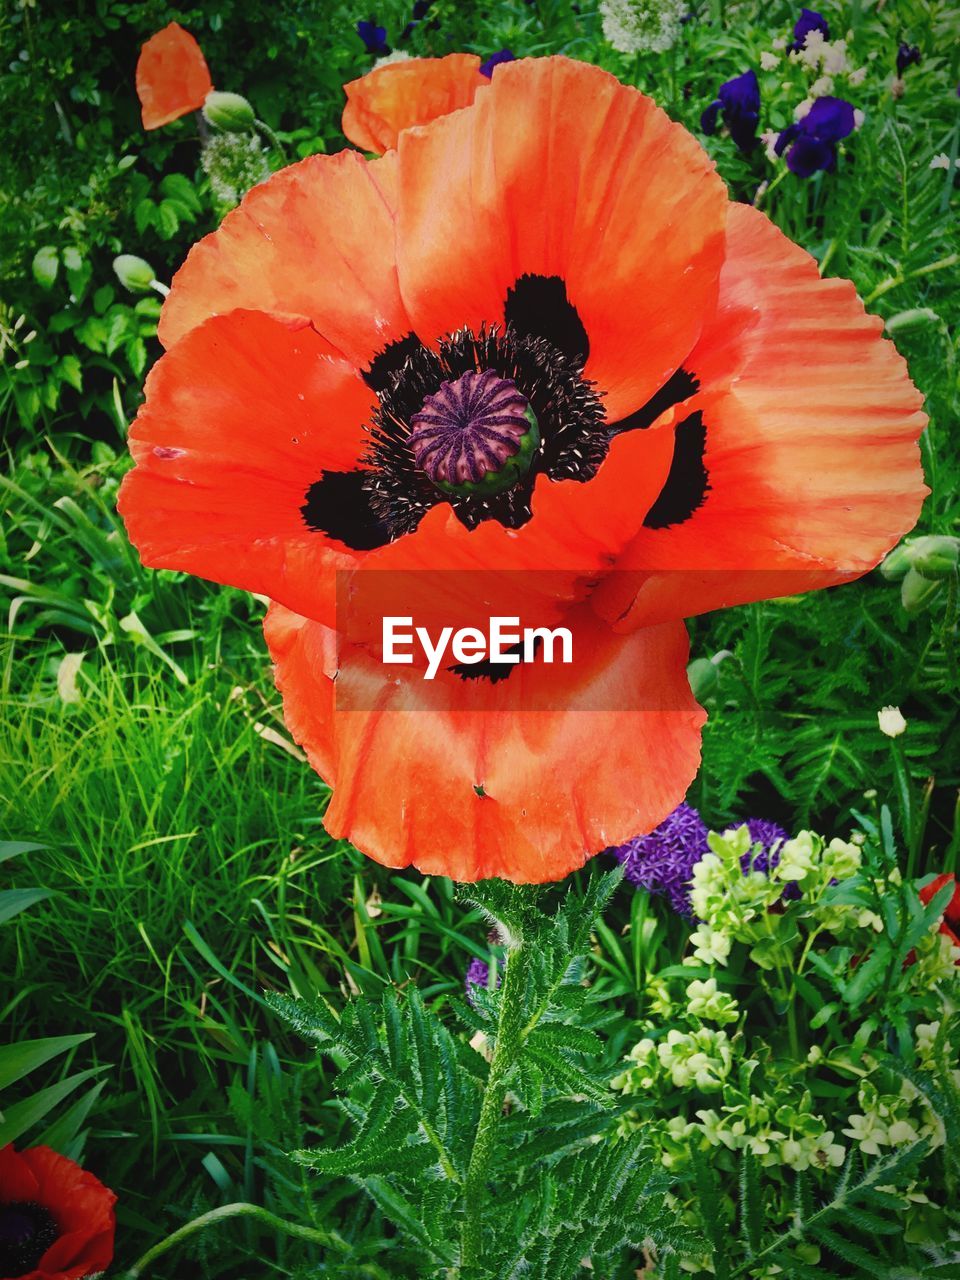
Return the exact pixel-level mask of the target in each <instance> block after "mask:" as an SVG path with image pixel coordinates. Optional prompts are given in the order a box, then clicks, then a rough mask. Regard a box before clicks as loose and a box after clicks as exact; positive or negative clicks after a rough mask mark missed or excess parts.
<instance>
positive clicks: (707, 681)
mask: <svg viewBox="0 0 960 1280" xmlns="http://www.w3.org/2000/svg"><path fill="white" fill-rule="evenodd" d="M687 679H688V680H689V681H690V692H691V693H692V694H693V696H694V697H695V698H696V700H697V701H698V702H703V701H705V700H706V699H707V698H709V697H712V696H713V694H715V693H716V691H717V687H718V685H719V684H720V675H719V673H718V671H717V668H716V666H715V665H714V664H713V663H712V662H711V661H710V659H709V658H694V660H693V661H692V662H691V663H688V665H687Z"/></svg>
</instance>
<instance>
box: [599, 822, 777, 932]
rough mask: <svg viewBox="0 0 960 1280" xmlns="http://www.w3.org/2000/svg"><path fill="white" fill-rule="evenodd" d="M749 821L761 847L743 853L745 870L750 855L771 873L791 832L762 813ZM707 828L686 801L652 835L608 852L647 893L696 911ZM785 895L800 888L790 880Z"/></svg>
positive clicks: (755, 867) (681, 909)
mask: <svg viewBox="0 0 960 1280" xmlns="http://www.w3.org/2000/svg"><path fill="white" fill-rule="evenodd" d="M732 825H735V826H739V825H741V824H740V823H735V824H732ZM746 825H747V829H748V831H749V832H750V838H751V839H752V840H753V843H754V844H755V845H756V844H759V845H760V846H761V848H760V849H759V850H758V851H757V852H756V854H751V853H748V854H744V856H743V858H741V860H740V865H741V867H742V868H743V872H744V874H746V873H747V872H748V871H749V870H750V868H751V857H752V865H753V870H755V871H762V872H764V873H765V874H769V872H770V871H771V870H772V869H773V868H774V867H775V866H776V865H777V863H778V862H779V860H780V850H779V847H778V846H779V845H781V844H782V843H783V841H784V840H788V839H789V838H790V837H789V836H788V834H787V832H786V831H784V829H783V827H781V826H778V825H777V823H775V822H767V821H766V819H764V818H748V819H747V824H746ZM708 830H709V828H708V827H707V824H706V823H705V822H704V821H703V819H702V818H701V817H700V814H699V813H698V812H697V811H696V809H694V808H693V807H692V806H691V805H689V804H686V803H684V804H680V805H678V806H677V808H676V809H674V811H673V813H671V814H670V816H669V817H668V818H665V819H664V820H663V822H661V823H660V825H659V827H656V828H655V829H654V830H653V831H651V832H650V834H649V835H645V836H634V838H633V839H632V840H628V841H627V843H626V844H622V845H620V846H619V847H618V848H615V849H609V850H608V851H607V852H608V853H612V854H613V856H614V857H615V858H616V859H617V861H618V862H622V863H623V867H624V875H625V876H626V878H627V879H628V880H629V881H630V882H631V883H632V884H635V885H637V886H639V888H641V889H646V890H647V892H648V893H655V894H661V895H663V896H664V897H666V898H667V899H668V901H669V903H670V906H671V907H672V909H673V910H674V911H676V912H677V914H678V915H681V916H687V917H692V916H693V911H692V910H691V907H690V881H691V879H692V877H693V868H694V867H695V866H696V865H697V863H698V862H699V861H700V859H701V858H702V857H703V855H704V854H705V853H709V852H710V846H709V844H708V843H707V832H708ZM782 896H783V897H785V898H798V897H799V896H800V893H799V890H798V889H797V886H796V885H795V884H790V885H787V886H786V887H785V889H784V893H783V895H782Z"/></svg>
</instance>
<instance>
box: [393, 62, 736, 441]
mask: <svg viewBox="0 0 960 1280" xmlns="http://www.w3.org/2000/svg"><path fill="white" fill-rule="evenodd" d="M398 155H399V158H400V166H399V197H398V208H399V213H398V223H397V229H398V236H397V258H398V268H399V272H400V283H401V290H402V293H403V297H404V301H405V302H406V304H407V309H408V312H409V314H410V317H411V319H412V321H413V326H412V327H413V329H414V330H415V331H416V332H417V333H418V334H419V335H420V337H421V338H422V339H423V340H424V341H428V340H433V339H435V338H438V337H440V336H441V335H443V334H446V333H447V332H451V331H453V330H456V329H458V328H460V327H461V326H463V325H468V326H470V327H471V328H473V329H475V330H476V329H477V328H479V326H480V325H481V324H484V323H486V324H494V323H502V322H503V319H504V308H505V305H506V303H507V299H508V295H509V294H510V291H511V290H513V289H514V287H515V285H516V282H517V281H518V280H519V279H521V278H522V277H523V276H525V275H533V276H542V277H545V278H547V279H551V278H558V279H559V280H560V281H561V282H562V283H563V285H564V287H565V290H566V297H567V299H568V300H569V302H570V303H571V304H572V305H573V307H574V308H575V309H576V312H577V315H578V316H579V320H580V322H581V323H582V325H583V326H584V328H585V330H586V335H587V339H588V341H589V348H590V354H589V357H588V359H587V362H586V365H585V375H586V377H588V378H590V379H592V380H593V381H595V382H596V383H597V385H598V388H599V389H600V390H601V391H602V392H603V393H604V394H605V395H606V407H607V417H608V420H609V421H611V422H614V421H617V420H619V419H620V418H623V417H626V416H627V415H628V414H629V413H632V412H633V411H634V410H636V409H638V408H640V406H641V405H643V404H644V403H646V401H647V400H649V398H650V397H651V396H652V395H654V394H655V393H656V392H657V391H658V390H659V388H660V387H661V386H662V385H663V383H664V382H665V381H666V380H667V379H668V378H669V377H670V376H671V374H673V373H674V372H675V370H676V369H677V368H678V367H679V366H680V365H681V364H682V363H683V361H684V358H685V357H686V355H687V353H688V352H689V351H690V349H691V347H692V346H693V344H694V342H695V341H696V339H697V336H698V335H699V332H700V328H701V325H702V322H703V319H704V317H705V316H706V315H707V314H708V313H709V312H710V310H711V309H712V307H713V303H714V299H715V296H716V289H717V279H718V275H719V270H720V266H721V262H722V257H723V241H724V219H725V210H726V205H727V194H726V189H725V187H724V185H723V183H722V182H721V181H720V179H719V178H718V177H717V175H716V173H715V172H714V168H713V164H712V162H711V161H710V160H709V158H708V157H707V155H706V153H705V152H704V151H703V149H702V148H701V147H700V146H699V144H698V143H697V142H696V141H695V140H694V139H693V138H692V137H691V135H690V134H689V133H687V132H686V130H684V129H682V128H681V127H680V126H679V125H676V124H673V123H672V122H671V121H670V120H669V118H668V117H667V116H666V115H665V114H664V113H663V112H662V111H661V110H660V109H659V108H658V107H657V106H656V105H655V104H654V103H653V102H652V101H651V100H650V99H649V98H646V97H644V96H643V95H642V94H641V93H639V92H637V90H636V89H632V88H627V87H625V86H624V85H622V84H620V83H619V81H617V80H615V79H614V77H613V76H611V75H609V74H608V73H606V72H605V71H602V70H600V69H599V68H597V67H593V66H588V65H587V64H586V63H582V62H574V61H571V60H570V59H567V58H563V57H551V58H535V59H524V60H521V61H517V62H509V63H505V64H503V65H502V66H500V67H498V68H497V72H496V75H495V76H494V77H493V79H492V81H491V83H490V87H489V89H488V90H486V91H484V92H483V93H481V94H478V95H477V97H476V99H475V101H474V103H473V106H472V107H470V108H469V109H468V110H466V111H458V112H455V113H454V114H452V115H447V116H444V117H443V118H442V119H439V120H435V121H434V122H433V123H432V124H431V125H429V126H428V127H427V128H425V129H418V130H413V131H410V132H406V133H404V134H402V135H401V137H400V140H399V142H398ZM544 319H545V321H546V322H547V323H551V322H552V316H551V313H550V311H549V309H547V310H546V311H545V313H544Z"/></svg>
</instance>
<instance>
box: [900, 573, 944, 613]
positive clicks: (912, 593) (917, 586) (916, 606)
mask: <svg viewBox="0 0 960 1280" xmlns="http://www.w3.org/2000/svg"><path fill="white" fill-rule="evenodd" d="M939 590H940V583H939V582H938V581H937V579H936V578H925V577H924V576H923V574H922V573H920V571H919V570H918V569H911V570H910V572H909V573H908V574H907V576H906V577H905V578H904V580H903V582H902V583H901V584H900V603H901V604H902V605H903V607H904V609H906V611H907V613H923V611H924V609H926V607H927V605H929V604H930V602H931V600H932V599H933V597H934V596H935V595H936V594H937V592H938V591H939Z"/></svg>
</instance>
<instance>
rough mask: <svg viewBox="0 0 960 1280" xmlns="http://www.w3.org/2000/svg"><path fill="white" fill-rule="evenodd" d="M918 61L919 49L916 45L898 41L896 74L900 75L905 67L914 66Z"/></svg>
mask: <svg viewBox="0 0 960 1280" xmlns="http://www.w3.org/2000/svg"><path fill="white" fill-rule="evenodd" d="M919 61H920V50H919V49H918V48H917V46H916V45H915V44H914V45H910V44H907V43H906V41H904V40H901V41H900V48H899V49H898V50H897V75H898V76H902V75H903V73H904V72H905V71H906V69H907V67H913V66H916V64H917V63H918V62H919Z"/></svg>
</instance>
